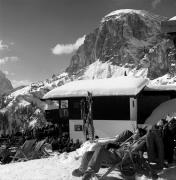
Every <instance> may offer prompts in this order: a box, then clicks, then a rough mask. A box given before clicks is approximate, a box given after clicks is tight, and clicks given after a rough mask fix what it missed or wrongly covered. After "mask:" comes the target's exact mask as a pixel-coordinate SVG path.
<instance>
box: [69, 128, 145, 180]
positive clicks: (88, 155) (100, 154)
mask: <svg viewBox="0 0 176 180" xmlns="http://www.w3.org/2000/svg"><path fill="white" fill-rule="evenodd" d="M144 131H145V130H144ZM144 131H140V130H139V129H137V131H136V132H135V133H134V134H133V133H132V132H131V131H129V130H125V131H123V132H122V133H121V134H119V136H118V137H117V139H116V141H115V142H114V143H109V144H107V145H104V146H99V147H98V148H97V149H96V150H95V151H87V152H85V153H84V155H83V157H82V161H81V165H80V167H79V168H78V169H75V170H74V171H73V172H72V175H73V176H78V177H80V176H83V177H82V180H89V179H90V178H91V176H92V174H93V173H97V172H98V171H99V169H100V167H101V165H102V163H106V164H109V165H115V164H117V163H118V162H121V160H122V157H121V155H120V153H119V152H118V148H119V147H120V144H121V143H123V142H124V141H126V140H127V139H129V138H130V137H132V138H131V141H133V142H134V141H137V139H138V138H139V137H140V136H143V135H144V134H145V133H146V131H145V133H144ZM136 143H137V144H136V145H135V146H134V149H133V150H134V151H135V150H140V149H141V147H143V145H144V143H143V142H140V144H138V142H136ZM141 143H142V146H141ZM140 146H141V147H140ZM112 148H113V151H111V150H110V149H112ZM122 154H123V153H122Z"/></svg>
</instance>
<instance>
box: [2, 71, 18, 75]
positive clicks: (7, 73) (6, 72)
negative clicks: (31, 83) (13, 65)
mask: <svg viewBox="0 0 176 180" xmlns="http://www.w3.org/2000/svg"><path fill="white" fill-rule="evenodd" d="M3 73H4V74H5V75H6V76H7V75H10V76H13V75H15V74H14V73H9V71H3Z"/></svg>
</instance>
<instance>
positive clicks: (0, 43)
mask: <svg viewBox="0 0 176 180" xmlns="http://www.w3.org/2000/svg"><path fill="white" fill-rule="evenodd" d="M8 47H9V46H8V45H6V44H4V43H3V42H2V40H0V51H2V50H5V49H8Z"/></svg>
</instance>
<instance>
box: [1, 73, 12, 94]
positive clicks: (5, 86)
mask: <svg viewBox="0 0 176 180" xmlns="http://www.w3.org/2000/svg"><path fill="white" fill-rule="evenodd" d="M0 84H1V86H0V95H1V94H4V93H6V92H8V91H10V90H12V89H13V87H12V84H11V82H10V80H9V79H7V78H6V75H5V74H4V73H3V72H2V71H0Z"/></svg>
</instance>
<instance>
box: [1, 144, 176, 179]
mask: <svg viewBox="0 0 176 180" xmlns="http://www.w3.org/2000/svg"><path fill="white" fill-rule="evenodd" d="M91 146H92V145H91V144H90V143H88V142H87V143H85V144H84V146H82V147H81V148H80V149H78V150H77V151H74V152H71V153H63V154H60V155H57V154H55V155H54V156H52V157H50V158H46V159H38V160H31V161H28V162H18V163H11V164H7V165H0V180H81V178H78V177H73V176H72V175H71V172H72V170H73V169H75V168H77V167H78V166H79V164H80V161H81V156H82V154H83V153H84V152H85V151H87V150H90V148H91ZM106 170H107V169H101V170H100V174H102V173H103V172H105V171H106ZM120 179H122V178H121V176H120V173H119V172H117V171H113V173H111V174H110V175H109V176H108V177H107V178H106V180H120ZM166 179H167V180H175V179H176V167H174V168H170V169H167V170H165V171H164V172H162V173H161V175H160V178H158V180H166ZM136 180H147V178H146V177H144V176H142V177H136Z"/></svg>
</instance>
